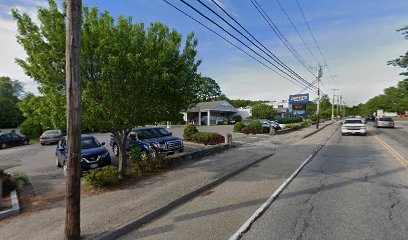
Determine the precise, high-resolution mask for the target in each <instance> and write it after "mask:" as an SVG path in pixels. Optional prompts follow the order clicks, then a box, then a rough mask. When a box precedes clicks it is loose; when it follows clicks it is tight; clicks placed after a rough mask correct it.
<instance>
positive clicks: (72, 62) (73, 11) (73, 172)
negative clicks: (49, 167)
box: [65, 0, 82, 240]
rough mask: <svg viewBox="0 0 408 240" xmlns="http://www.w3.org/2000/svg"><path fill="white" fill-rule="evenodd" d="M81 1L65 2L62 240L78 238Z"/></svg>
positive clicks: (79, 226) (75, 239)
mask: <svg viewBox="0 0 408 240" xmlns="http://www.w3.org/2000/svg"><path fill="white" fill-rule="evenodd" d="M81 8H82V1H81V0H68V1H67V18H66V48H65V58H66V65H65V72H66V98H67V146H68V157H67V178H66V182H67V183H66V185H67V190H66V191H67V192H66V201H67V206H66V216H65V239H66V240H77V239H80V237H81V224H80V209H81V207H80V203H81V202H80V200H81V199H80V197H81V71H80V55H81Z"/></svg>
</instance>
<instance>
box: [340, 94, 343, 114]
mask: <svg viewBox="0 0 408 240" xmlns="http://www.w3.org/2000/svg"><path fill="white" fill-rule="evenodd" d="M340 116H341V117H343V96H342V95H340Z"/></svg>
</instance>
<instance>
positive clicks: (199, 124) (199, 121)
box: [198, 111, 201, 126]
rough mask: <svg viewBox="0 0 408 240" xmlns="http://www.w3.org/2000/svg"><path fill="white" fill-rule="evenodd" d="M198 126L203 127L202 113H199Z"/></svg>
mask: <svg viewBox="0 0 408 240" xmlns="http://www.w3.org/2000/svg"><path fill="white" fill-rule="evenodd" d="M198 126H201V111H199V112H198Z"/></svg>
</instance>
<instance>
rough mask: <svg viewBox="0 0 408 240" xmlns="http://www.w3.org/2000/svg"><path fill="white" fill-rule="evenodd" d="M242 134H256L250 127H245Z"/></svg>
mask: <svg viewBox="0 0 408 240" xmlns="http://www.w3.org/2000/svg"><path fill="white" fill-rule="evenodd" d="M242 132H243V133H245V134H247V135H248V134H256V129H255V128H252V127H246V128H244V129H242Z"/></svg>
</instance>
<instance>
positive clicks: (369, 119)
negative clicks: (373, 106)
mask: <svg viewBox="0 0 408 240" xmlns="http://www.w3.org/2000/svg"><path fill="white" fill-rule="evenodd" d="M368 121H371V122H375V117H374V116H373V115H368V116H367V118H366V122H368Z"/></svg>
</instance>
